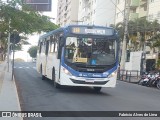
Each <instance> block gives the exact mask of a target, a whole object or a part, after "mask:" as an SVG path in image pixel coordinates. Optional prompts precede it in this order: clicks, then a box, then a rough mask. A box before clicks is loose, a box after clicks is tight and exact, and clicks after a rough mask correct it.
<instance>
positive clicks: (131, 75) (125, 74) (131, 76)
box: [117, 69, 140, 83]
mask: <svg viewBox="0 0 160 120" xmlns="http://www.w3.org/2000/svg"><path fill="white" fill-rule="evenodd" d="M117 79H118V80H122V81H126V82H133V83H137V82H138V81H139V79H140V71H138V70H120V69H119V70H118V76H117Z"/></svg>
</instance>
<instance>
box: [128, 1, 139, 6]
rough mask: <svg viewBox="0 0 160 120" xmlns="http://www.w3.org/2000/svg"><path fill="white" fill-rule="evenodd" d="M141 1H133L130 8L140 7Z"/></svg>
mask: <svg viewBox="0 0 160 120" xmlns="http://www.w3.org/2000/svg"><path fill="white" fill-rule="evenodd" d="M139 1H140V0H131V3H130V7H131V8H132V7H133V8H135V7H138V6H139Z"/></svg>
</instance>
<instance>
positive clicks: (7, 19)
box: [0, 0, 58, 59]
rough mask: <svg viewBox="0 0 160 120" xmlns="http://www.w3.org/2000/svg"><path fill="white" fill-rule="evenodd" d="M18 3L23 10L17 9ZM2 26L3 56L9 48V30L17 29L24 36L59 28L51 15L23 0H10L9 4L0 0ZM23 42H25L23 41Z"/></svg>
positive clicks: (0, 33)
mask: <svg viewBox="0 0 160 120" xmlns="http://www.w3.org/2000/svg"><path fill="white" fill-rule="evenodd" d="M17 4H19V5H20V6H21V10H17V9H16V6H17ZM0 26H1V27H0V48H1V53H2V56H5V53H6V50H7V37H8V33H9V32H10V33H12V31H13V30H17V31H18V33H19V34H20V37H21V38H24V36H25V35H28V34H32V33H40V32H48V31H51V30H54V29H56V28H58V26H57V25H55V24H54V23H52V22H50V18H49V17H47V16H44V15H42V14H41V13H39V12H37V11H34V10H32V9H31V8H30V7H29V6H27V5H25V4H23V0H10V2H9V3H7V4H6V3H5V2H2V0H0ZM9 26H10V27H9ZM21 44H23V43H22V42H21ZM21 44H19V45H21ZM2 56H0V59H4V57H3V58H1V57H2Z"/></svg>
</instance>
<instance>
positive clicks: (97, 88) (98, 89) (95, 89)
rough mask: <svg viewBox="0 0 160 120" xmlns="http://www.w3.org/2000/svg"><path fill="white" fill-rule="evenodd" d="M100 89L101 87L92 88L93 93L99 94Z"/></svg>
mask: <svg viewBox="0 0 160 120" xmlns="http://www.w3.org/2000/svg"><path fill="white" fill-rule="evenodd" d="M101 89H102V87H94V91H95V92H100V91H101Z"/></svg>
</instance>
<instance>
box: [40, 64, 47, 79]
mask: <svg viewBox="0 0 160 120" xmlns="http://www.w3.org/2000/svg"><path fill="white" fill-rule="evenodd" d="M41 78H42V80H45V79H46V77H45V76H44V75H43V72H42V65H41Z"/></svg>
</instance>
